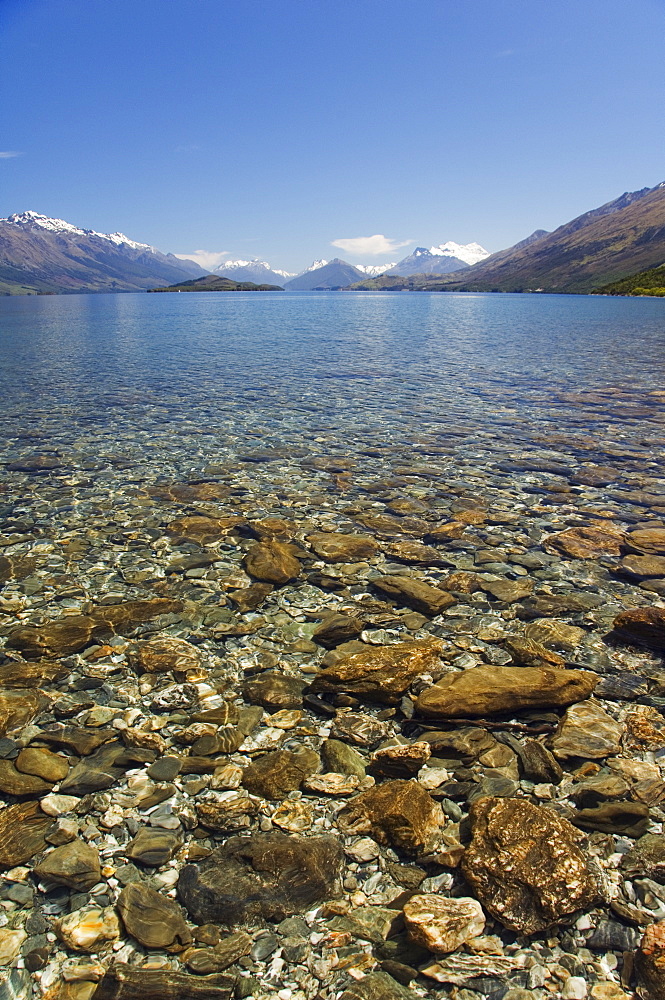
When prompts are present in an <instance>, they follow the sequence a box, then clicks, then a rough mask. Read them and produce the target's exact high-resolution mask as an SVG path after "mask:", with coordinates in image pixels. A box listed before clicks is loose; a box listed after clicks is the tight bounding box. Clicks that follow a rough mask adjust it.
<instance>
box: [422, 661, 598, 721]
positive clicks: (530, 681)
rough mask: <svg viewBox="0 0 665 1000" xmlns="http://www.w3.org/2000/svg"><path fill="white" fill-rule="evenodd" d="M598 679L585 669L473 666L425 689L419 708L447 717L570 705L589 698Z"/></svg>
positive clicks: (428, 714) (428, 713)
mask: <svg viewBox="0 0 665 1000" xmlns="http://www.w3.org/2000/svg"><path fill="white" fill-rule="evenodd" d="M598 681H599V678H598V676H597V675H596V674H593V673H591V672H590V671H586V670H555V669H549V668H545V667H494V666H483V667H473V668H472V669H470V670H465V671H463V672H462V673H457V672H456V673H450V674H447V675H446V676H445V677H443V678H442V679H441V680H440V681H438V683H437V684H435V685H434V686H433V687H431V688H428V689H427V690H426V691H423V693H422V694H421V695H420V697H419V698H418V701H417V702H416V709H417V711H418V713H419V714H420V715H424V716H426V717H433V718H444V719H445V718H456V717H461V718H464V717H467V716H476V715H477V716H482V715H497V714H498V713H501V712H511V711H515V710H517V709H521V708H545V707H550V706H556V705H571V704H573V703H574V702H576V701H582V700H583V699H584V698H588V696H589V695H590V694H591V692H592V691H593V689H594V687H595V686H596V684H597V683H598Z"/></svg>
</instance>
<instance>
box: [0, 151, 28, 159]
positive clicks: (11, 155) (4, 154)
mask: <svg viewBox="0 0 665 1000" xmlns="http://www.w3.org/2000/svg"><path fill="white" fill-rule="evenodd" d="M15 156H23V153H19V152H17V151H16V150H14V149H6V150H5V151H4V152H2V151H1V150H0V160H13V159H14V157H15Z"/></svg>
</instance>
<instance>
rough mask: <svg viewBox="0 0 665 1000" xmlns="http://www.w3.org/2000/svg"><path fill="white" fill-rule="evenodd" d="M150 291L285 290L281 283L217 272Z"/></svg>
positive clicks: (150, 289) (150, 290)
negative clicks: (239, 278)
mask: <svg viewBox="0 0 665 1000" xmlns="http://www.w3.org/2000/svg"><path fill="white" fill-rule="evenodd" d="M148 291H149V292H283V291H284V289H283V288H282V287H281V285H255V284H254V282H253V281H231V279H230V278H222V277H221V276H220V275H217V274H205V275H204V276H203V277H202V278H192V280H191V281H182V282H180V284H178V285H168V286H167V287H166V288H149V289H148Z"/></svg>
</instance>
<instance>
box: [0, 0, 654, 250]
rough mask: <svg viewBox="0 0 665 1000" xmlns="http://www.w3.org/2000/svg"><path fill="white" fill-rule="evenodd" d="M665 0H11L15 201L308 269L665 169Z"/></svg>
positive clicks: (434, 237) (535, 210) (7, 90)
mask: <svg viewBox="0 0 665 1000" xmlns="http://www.w3.org/2000/svg"><path fill="white" fill-rule="evenodd" d="M664 40H665V0H632V3H630V4H628V3H627V0H584V2H580V0H476V2H471V0H454V2H453V0H0V101H1V103H0V107H1V108H2V120H1V123H0V153H5V154H6V153H20V155H17V156H7V155H4V156H2V155H0V215H2V216H6V215H8V214H11V213H12V212H18V211H23V210H25V209H34V210H36V211H39V212H43V213H45V214H47V215H51V216H56V217H60V218H64V219H67V220H68V221H70V222H73V223H75V224H77V225H80V226H83V227H89V228H94V229H97V230H99V231H103V232H112V231H116V230H120V231H122V232H125V233H126V234H127V235H129V236H131V237H132V238H134V239H138V240H140V241H143V242H148V243H152V244H154V245H155V246H157V247H159V248H160V249H162V250H166V251H172V252H176V253H184V252H189V251H194V250H199V249H205V250H208V251H214V252H219V253H221V252H228V253H230V254H231V255H232V256H234V257H254V256H260V257H264V258H266V259H268V260H269V261H270V262H271V263H273V264H274V265H275V266H281V267H284V268H287V269H289V270H297V269H300V268H301V267H304V266H305V265H307V264H308V263H309V262H310V261H311V260H312V259H313V258H314V257H321V256H324V257H331V256H335V255H336V254H339V255H340V256H343V257H346V258H348V259H350V260H355V261H362V262H364V263H370V262H374V263H383V262H384V261H387V260H389V259H390V257H391V256H394V258H395V259H399V258H401V257H402V256H404V255H405V253H407V252H409V249H410V247H409V246H407V247H406V248H404V247H403V248H400V249H398V250H396V251H395V254H394V255H391V254H390V253H387V254H384V255H378V256H375V257H371V256H369V254H367V253H362V254H361V255H360V256H356V257H354V256H352V255H351V254H349V253H347V252H342V251H340V250H336V249H335V248H334V247H332V246H331V245H330V244H331V242H332V241H334V240H339V239H355V238H357V237H366V236H372V235H376V234H382V235H385V236H386V237H387V238H388V239H390V240H393V241H396V242H398V243H406V242H407V241H414V243H413V245H414V246H415V244H416V243H417V244H422V245H426V246H428V245H430V244H431V243H441V242H443V241H446V240H455V241H457V242H459V243H467V242H471V241H477V242H479V243H481V244H483V245H484V246H486V247H487V248H488V249H489V250H498V249H500V248H502V247H505V246H509V245H511V244H512V243H514V242H516V241H517V240H519V239H522V238H523V237H525V236H527V235H528V234H529V233H530V232H532V231H533V230H534V229H536V228H545V229H553V228H555V227H556V226H557V225H560V224H561V223H563V222H566V221H568V220H569V219H570V218H573V217H574V216H576V215H578V214H580V213H581V212H583V211H586V210H587V209H589V208H593V207H595V206H597V205H600V204H602V203H603V202H605V201H608V200H609V199H611V198H613V197H616V196H617V195H619V194H621V193H622V192H623V191H626V190H635V189H637V188H641V187H645V186H653V185H655V184H657V183H659V182H660V181H662V180H665V156H664V152H665V131H664V129H663V124H664V123H663V108H664V107H665V85H664V84H665V58H664V44H663V43H664Z"/></svg>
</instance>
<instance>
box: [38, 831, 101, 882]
mask: <svg viewBox="0 0 665 1000" xmlns="http://www.w3.org/2000/svg"><path fill="white" fill-rule="evenodd" d="M35 874H36V875H37V876H38V878H40V879H45V880H46V881H48V882H55V884H56V885H66V886H69V888H70V889H76V890H77V891H78V892H86V891H87V890H88V889H92V887H93V885H96V884H97V882H99V880H100V879H101V871H100V865H99V851H98V850H97V848H96V847H93V846H92V845H91V844H86V843H85V841H83V840H80V839H79V838H78V837H77V838H76V839H75V840H72V841H71V842H70V843H69V844H63V845H62V847H56V848H55V850H54V851H51V853H50V854H47V855H46V857H45V858H44V860H43V861H42V862H41V863H40V864H38V865H37V866H36V868H35Z"/></svg>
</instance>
